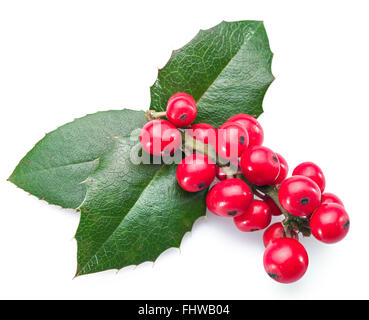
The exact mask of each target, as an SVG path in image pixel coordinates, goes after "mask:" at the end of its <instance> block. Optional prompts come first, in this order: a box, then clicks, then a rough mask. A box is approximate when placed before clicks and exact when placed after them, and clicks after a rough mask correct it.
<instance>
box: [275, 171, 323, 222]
mask: <svg viewBox="0 0 369 320" xmlns="http://www.w3.org/2000/svg"><path fill="white" fill-rule="evenodd" d="M278 197H279V202H280V204H281V206H282V207H283V208H284V209H285V210H287V212H289V213H290V214H292V215H294V216H298V217H302V216H308V215H309V214H311V213H313V211H314V210H315V209H317V208H318V207H319V205H320V200H321V192H320V189H319V187H318V185H317V184H316V183H315V182H314V181H313V180H311V179H309V178H307V177H304V176H293V177H290V178H287V179H286V180H284V181H283V182H282V184H281V186H280V188H279V193H278Z"/></svg>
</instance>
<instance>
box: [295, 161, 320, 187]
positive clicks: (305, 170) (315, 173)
mask: <svg viewBox="0 0 369 320" xmlns="http://www.w3.org/2000/svg"><path fill="white" fill-rule="evenodd" d="M292 175H293V176H297V175H298V176H305V177H308V178H310V179H311V180H313V181H314V182H315V183H316V184H317V185H318V186H319V188H320V191H321V192H323V191H324V189H325V177H324V174H323V171H322V169H320V168H319V167H318V166H317V165H316V164H315V163H313V162H303V163H301V164H299V165H298V166H297V167H296V168H295V169H294V170H293V172H292Z"/></svg>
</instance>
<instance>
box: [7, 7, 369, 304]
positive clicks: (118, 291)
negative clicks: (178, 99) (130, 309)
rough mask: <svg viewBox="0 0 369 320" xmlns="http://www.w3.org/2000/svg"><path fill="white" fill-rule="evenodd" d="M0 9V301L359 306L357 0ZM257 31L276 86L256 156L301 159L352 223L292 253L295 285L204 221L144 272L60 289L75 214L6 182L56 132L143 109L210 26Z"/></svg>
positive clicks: (364, 185) (361, 147) (368, 224)
mask: <svg viewBox="0 0 369 320" xmlns="http://www.w3.org/2000/svg"><path fill="white" fill-rule="evenodd" d="M0 3H1V5H0V110H1V111H0V112H1V116H0V121H1V125H0V130H1V134H0V139H1V158H0V162H1V172H0V179H1V182H0V199H1V207H0V298H103V299H105V298H121V299H141V298H142V299H149V298H157V299H168V298H170V299H174V298H182V299H189V298H192V299H198V298H203V299H247V298H252V299H254V298H255V299H256V298H265V299H269V298H275V299H290V298H293V299H303V298H318V299H319V298H369V291H368V286H369V280H368V265H369V256H368V231H367V230H368V228H369V212H368V178H369V175H368V162H369V153H368V142H367V139H368V136H369V135H368V133H369V129H368V128H369V126H368V107H369V104H368V84H369V80H368V79H369V73H368V72H369V70H368V69H369V68H368V57H369V45H368V31H369V19H368V12H369V10H368V9H369V8H368V7H367V6H366V4H367V1H353V0H351V1H337V0H336V1H321V0H320V1H312V0H310V1H261V0H258V1H245V0H242V1H230V0H228V1H224V0H223V1H216V0H210V1H204V0H201V1H199V0H196V1H189V0H187V1H173V0H172V1H106V0H104V1H92V0H88V1H77V0H73V1H66V0H64V1H50V0H45V1H38V0H33V1H17V0H12V1H10V0H9V1H2V0H1V2H0ZM246 19H254V20H263V21H264V22H265V26H266V29H267V32H268V35H269V39H270V44H271V48H272V51H273V52H274V54H275V56H274V60H273V73H274V75H275V77H276V80H275V81H274V83H273V84H272V85H271V87H270V89H269V91H268V92H267V95H266V97H265V100H264V110H265V113H264V114H263V115H262V116H261V117H260V121H261V123H262V125H263V127H264V130H265V133H266V137H265V145H268V146H270V147H271V148H273V149H274V150H275V151H277V152H279V153H281V154H283V155H284V156H285V157H286V158H287V160H288V162H289V164H290V167H291V168H292V167H294V166H296V165H297V164H298V163H299V162H302V161H314V162H316V163H318V164H319V165H320V166H321V167H322V168H323V170H324V172H325V175H326V178H327V191H331V192H334V193H337V194H338V195H339V196H340V197H341V198H342V199H343V200H344V202H345V206H346V208H347V210H348V212H349V214H350V215H351V221H352V224H351V231H350V233H349V235H348V236H347V238H346V239H345V240H344V241H343V242H341V243H339V244H336V245H331V246H327V245H323V244H321V243H318V241H316V240H314V239H312V238H311V239H304V240H303V243H304V245H306V248H307V250H308V252H309V256H310V266H309V269H308V273H307V274H306V276H305V277H304V278H303V279H302V280H301V281H299V282H298V283H296V284H292V285H280V284H278V283H276V282H273V281H272V280H271V279H270V278H269V277H268V276H267V275H266V274H265V272H264V269H263V266H262V256H263V245H262V242H261V236H262V233H260V232H259V233H253V234H247V233H242V232H239V231H238V230H236V228H235V227H234V225H233V223H232V219H225V218H220V217H215V216H213V215H211V214H208V217H207V218H205V219H201V220H199V221H198V222H197V223H196V224H195V226H194V229H193V232H192V233H191V234H187V235H186V236H185V238H184V240H183V243H182V246H181V250H178V249H170V250H168V251H166V252H165V253H163V254H162V255H161V256H160V257H159V259H158V260H157V262H156V263H155V264H152V263H144V264H142V265H139V266H138V267H127V268H124V269H123V270H121V271H119V272H118V273H117V272H116V271H107V272H103V273H99V274H93V275H89V276H83V277H80V278H77V279H74V280H73V275H74V273H75V270H76V241H75V240H74V233H75V230H76V228H77V225H78V220H79V216H78V214H77V213H74V212H73V211H71V210H62V209H59V208H58V207H56V206H51V205H48V204H47V203H45V202H42V201H39V200H37V199H36V198H35V197H33V196H29V195H27V194H26V193H25V192H23V191H22V190H20V189H18V188H16V187H15V186H14V185H12V184H11V183H9V182H6V181H5V180H6V178H8V176H9V175H10V173H11V172H12V170H13V169H14V167H15V166H16V164H17V163H18V162H19V160H20V159H21V158H22V157H23V156H24V155H25V153H26V152H27V151H28V150H29V149H31V148H32V147H33V145H34V144H35V143H36V142H37V141H38V140H40V139H41V138H42V137H43V135H44V134H45V133H46V132H49V131H51V130H53V129H54V128H56V127H57V126H59V125H62V124H64V123H65V122H69V121H72V120H73V119H74V118H76V117H81V116H83V115H85V114H87V113H93V112H96V111H98V110H107V109H120V108H123V107H128V108H133V109H146V108H147V107H148V106H149V99H150V96H149V86H150V85H151V84H152V83H153V82H154V80H155V78H156V75H157V68H158V67H162V66H163V65H164V64H165V63H166V61H167V60H168V58H169V56H170V54H171V51H172V49H176V48H179V47H181V46H182V45H184V44H185V43H187V42H188V41H189V40H191V38H192V37H193V36H194V35H195V34H196V33H197V32H198V30H199V29H205V28H209V27H212V26H214V25H216V24H218V23H219V22H220V21H222V20H228V21H231V20H246Z"/></svg>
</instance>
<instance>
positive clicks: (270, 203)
mask: <svg viewBox="0 0 369 320" xmlns="http://www.w3.org/2000/svg"><path fill="white" fill-rule="evenodd" d="M263 200H264V202H265V203H266V204H267V205H268V206H269V209H270V213H271V214H272V216H280V215H281V214H282V211H281V209H280V208H279V207H278V206H277V204H276V203H275V202H274V200H273V199H272V198H271V197H269V196H265V197H264V198H263Z"/></svg>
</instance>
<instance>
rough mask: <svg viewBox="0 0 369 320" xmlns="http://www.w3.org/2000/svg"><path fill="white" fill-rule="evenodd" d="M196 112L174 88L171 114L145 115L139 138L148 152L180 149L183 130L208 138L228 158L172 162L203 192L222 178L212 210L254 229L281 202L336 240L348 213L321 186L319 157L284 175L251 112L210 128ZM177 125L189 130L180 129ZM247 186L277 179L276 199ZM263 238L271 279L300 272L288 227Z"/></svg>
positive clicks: (301, 262) (302, 264)
mask: <svg viewBox="0 0 369 320" xmlns="http://www.w3.org/2000/svg"><path fill="white" fill-rule="evenodd" d="M196 114H197V108H196V103H195V101H194V99H193V98H192V97H191V96H190V95H188V94H186V93H177V94H175V95H173V96H172V97H171V98H170V99H169V101H168V105H167V111H166V117H167V118H168V120H169V121H166V120H162V119H156V120H152V121H150V122H148V123H147V124H146V125H145V126H144V127H143V128H142V130H141V134H140V142H141V144H142V147H143V149H144V150H145V151H147V152H149V153H151V154H155V155H160V156H169V155H171V154H173V153H174V152H175V151H176V150H177V149H179V147H180V146H181V141H182V135H183V134H184V135H185V136H186V135H188V136H191V137H192V139H195V140H196V141H200V142H201V143H202V144H204V145H207V146H210V145H211V146H212V148H213V150H214V151H215V152H216V155H217V157H219V158H220V159H222V160H226V162H225V163H227V164H226V165H225V166H220V165H217V163H218V162H217V160H216V159H210V158H209V157H208V156H207V155H205V154H203V153H198V152H197V153H196V152H195V153H191V154H189V155H188V154H187V156H186V157H185V158H184V159H182V161H181V162H180V163H179V165H178V168H177V179H178V183H179V185H180V186H181V187H182V188H183V189H184V190H186V191H189V192H198V191H201V190H203V189H205V188H207V187H209V186H210V185H211V184H212V183H213V181H214V180H215V177H217V178H218V180H219V182H218V183H217V184H215V185H214V186H213V187H212V188H211V189H210V191H209V192H208V194H207V198H206V205H207V208H208V209H209V211H211V212H212V213H214V214H216V215H219V216H224V217H232V218H233V219H234V223H235V225H236V227H237V228H238V229H239V230H241V231H244V232H251V231H256V230H261V229H265V228H267V227H268V226H269V224H270V223H271V219H272V216H279V215H281V214H283V212H282V210H283V209H284V210H285V211H286V212H287V215H291V216H293V217H297V218H303V219H305V220H307V221H308V222H309V225H310V230H311V233H312V234H313V236H314V237H315V238H316V239H318V240H320V241H322V242H325V243H335V242H337V241H340V240H341V239H343V238H344V237H345V236H346V234H347V232H348V230H349V225H350V222H349V217H348V215H347V213H346V210H345V208H344V206H343V203H342V201H341V200H340V199H339V198H338V197H337V196H335V195H334V194H332V193H326V192H325V193H324V189H325V177H324V175H323V172H322V170H321V169H320V168H319V167H318V166H317V165H316V164H314V163H312V162H304V163H302V164H300V165H299V166H297V167H296V168H295V169H294V171H293V173H292V177H290V178H287V174H288V164H287V162H286V160H285V159H284V158H283V157H282V156H281V155H280V154H278V153H275V152H273V151H272V150H271V149H269V148H267V147H265V146H262V144H263V140H264V132H263V129H262V127H261V125H260V124H259V122H258V121H257V120H256V119H255V118H254V117H252V116H250V115H247V114H237V115H235V116H233V117H231V118H230V119H228V120H227V121H226V122H225V123H224V124H223V125H221V126H220V127H219V128H218V129H215V128H214V127H213V126H211V125H209V124H206V123H198V124H194V125H192V126H190V125H191V124H192V122H193V121H194V120H195V118H196ZM189 126H190V127H189ZM178 127H179V128H185V127H186V129H184V130H182V134H181V132H180V131H179V130H178V129H177V128H178ZM250 186H251V187H256V188H258V187H262V186H274V188H275V189H276V190H278V199H277V200H276V199H272V198H271V197H270V196H268V195H267V194H264V195H262V196H260V195H259V194H258V196H259V198H261V200H257V199H254V195H253V192H252V190H251V188H250ZM278 200H279V201H278ZM277 202H279V203H278V204H277ZM287 219H288V216H287ZM296 231H299V230H296ZM263 241H264V245H265V247H266V250H265V253H264V268H265V270H266V272H267V273H268V274H269V276H270V277H271V278H273V279H275V280H276V281H278V282H282V283H290V282H294V281H297V280H298V279H300V278H301V277H302V276H303V275H304V274H305V272H306V270H307V267H308V255H307V252H306V250H305V248H304V247H303V246H302V244H301V243H300V242H299V241H298V235H297V233H296V232H295V230H293V228H290V229H289V232H286V226H285V225H284V223H283V224H282V223H281V222H278V223H275V224H273V225H271V226H270V227H269V228H268V229H266V231H265V232H264V236H263Z"/></svg>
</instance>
